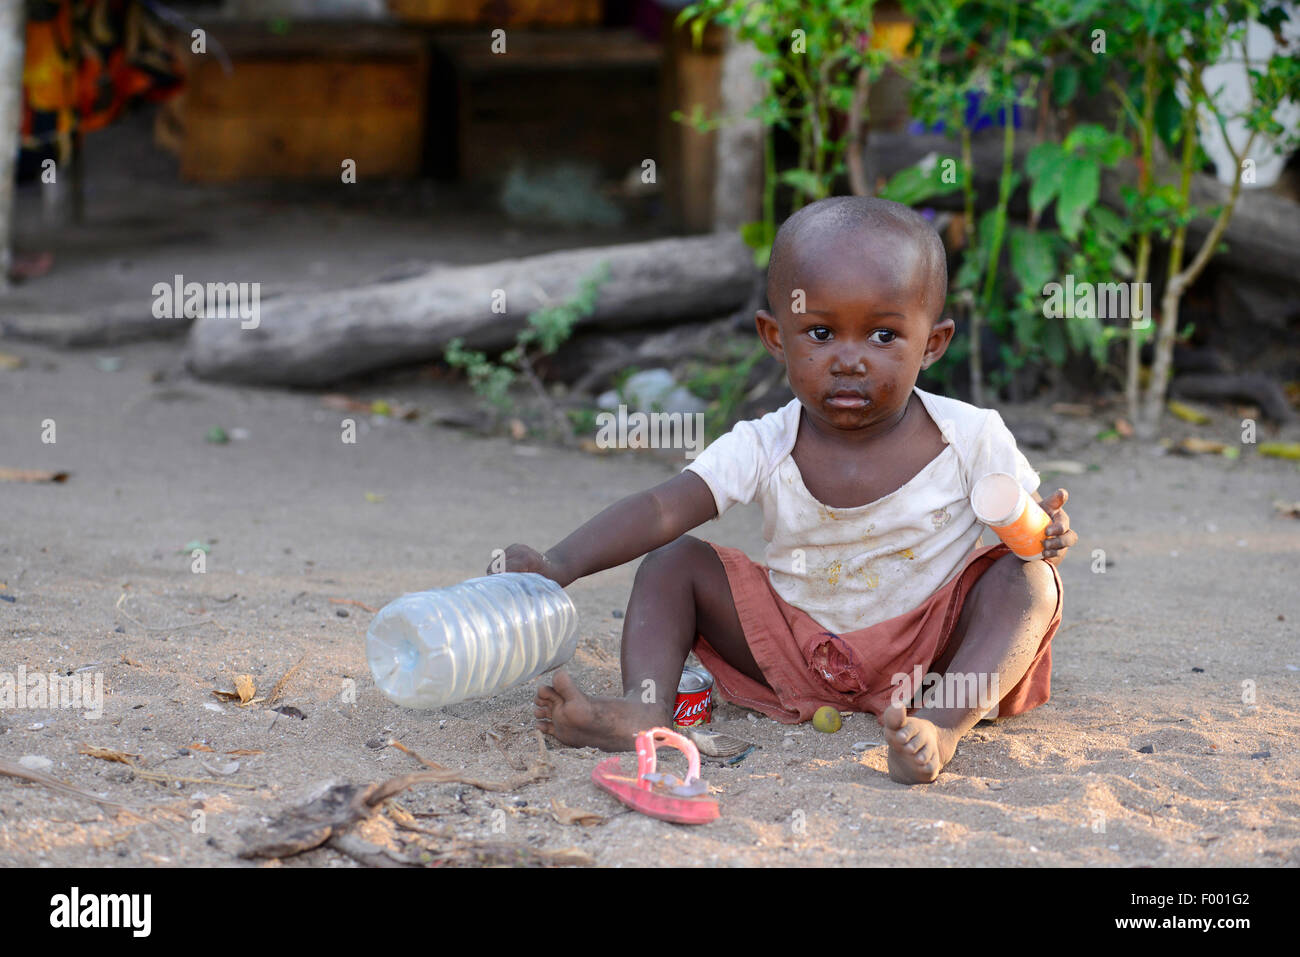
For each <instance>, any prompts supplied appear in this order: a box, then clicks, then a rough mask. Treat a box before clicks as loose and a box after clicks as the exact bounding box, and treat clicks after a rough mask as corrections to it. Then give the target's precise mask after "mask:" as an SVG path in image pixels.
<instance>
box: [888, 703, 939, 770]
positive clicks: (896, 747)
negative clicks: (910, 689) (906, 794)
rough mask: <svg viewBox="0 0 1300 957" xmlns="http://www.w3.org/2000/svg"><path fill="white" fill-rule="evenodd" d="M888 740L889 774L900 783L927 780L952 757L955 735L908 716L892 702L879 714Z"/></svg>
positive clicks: (930, 723) (921, 719) (923, 720)
mask: <svg viewBox="0 0 1300 957" xmlns="http://www.w3.org/2000/svg"><path fill="white" fill-rule="evenodd" d="M880 724H881V727H883V728H884V731H885V740H886V741H887V742H888V743H889V776H890V777H891V778H893V779H894V780H895V781H900V782H902V783H903V784H929V783H930V782H931V781H933V780H934V779H935V778H937V777H938V776H939V772H940V771H942V770H943V769H944V766H945V765H946V764H947V763H948V762H949V761H951V760H952V756H953V754H955V753H956V751H957V739H958V737H959V736H958V735H957V734H956V733H955V732H953V731H952V730H950V729H949V728H941V727H939V726H938V725H936V724H935V723H934V722H932V721H927V720H926V719H925V718H919V717H917V716H916V715H912V716H910V717H909V716H908V714H907V711H906V709H904V708H902V707H900V706H899V705H896V704H891V705H890V706H889V707H888V708H886V709H885V712H884V714H882V715H881V716H880Z"/></svg>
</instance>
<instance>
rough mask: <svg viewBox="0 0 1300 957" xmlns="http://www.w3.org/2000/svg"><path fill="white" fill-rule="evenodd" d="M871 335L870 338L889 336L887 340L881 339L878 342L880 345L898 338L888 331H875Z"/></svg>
mask: <svg viewBox="0 0 1300 957" xmlns="http://www.w3.org/2000/svg"><path fill="white" fill-rule="evenodd" d="M871 335H872V336H879V335H885V336H889V338H888V339H882V340H880V342H881V344H882V345H883V344H884V343H887V342H893V341H894V340H895V339H896V338H898V337H897V336H896V335H895V334H894V333H893V332H892V331H890V330H889V329H877V330H876V331H875V332H873V333H872V334H871Z"/></svg>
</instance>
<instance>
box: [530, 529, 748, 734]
mask: <svg viewBox="0 0 1300 957" xmlns="http://www.w3.org/2000/svg"><path fill="white" fill-rule="evenodd" d="M697 632H698V633H699V634H702V635H704V636H705V637H706V638H707V639H708V641H709V644H710V645H711V646H712V647H713V649H714V650H715V651H717V653H718V654H719V655H721V656H722V657H723V659H724V660H725V661H726V662H727V663H728V664H730V665H732V666H733V667H735V668H736V669H737V670H739V671H741V672H743V673H744V674H746V675H748V676H749V677H751V678H753V679H755V680H756V681H764V679H763V673H762V671H761V670H759V667H758V664H757V663H756V662H755V661H754V656H753V655H752V654H751V653H750V650H749V645H748V644H746V642H745V633H744V631H743V629H742V628H741V627H740V619H739V618H738V617H737V615H736V607H735V604H734V602H733V601H732V597H731V586H730V585H728V583H727V573H726V571H725V569H724V568H723V567H722V560H721V559H720V558H718V553H717V552H715V551H714V550H713V547H712V546H710V545H709V544H708V543H707V542H703V541H700V540H699V539H698V538H693V537H692V536H690V535H683V536H682V537H681V538H679V539H677V540H676V541H674V542H671V543H670V544H668V545H665V546H664V547H663V548H657V549H655V550H654V551H653V552H651V553H650V554H649V555H647V556H646V557H645V559H644V560H643V561H642V562H641V567H640V568H638V569H637V573H636V580H635V582H634V583H633V585H632V597H631V598H630V599H629V600H628V605H627V616H626V617H625V618H624V619H623V649H622V654H621V656H620V657H621V661H622V667H623V697H621V698H598V697H593V696H589V695H585V694H583V693H582V692H581V691H579V690H578V688H577V686H576V685H575V684H574V683H573V679H572V678H570V677H569V676H568V675H567V674H565V673H564V672H563V671H557V672H556V673H555V681H554V685H552V686H546V687H542V688H539V689H538V691H537V698H536V699H535V700H534V702H533V704H534V706H535V707H534V709H533V713H534V714H535V715H536V716H537V719H538V720H537V726H538V727H539V728H541V729H542V731H544V732H546V733H547V734H553V735H555V737H557V738H559V739H560V740H561V741H563V742H564V743H565V744H569V745H573V746H575V747H585V746H588V745H590V746H594V747H597V748H601V749H602V750H605V751H630V750H631V749H632V747H633V739H634V738H635V736H636V733H637V732H638V731H644V730H645V729H646V728H651V727H660V726H663V727H668V726H670V725H671V722H672V717H673V705H674V703H675V702H676V700H677V682H678V679H680V678H681V676H682V665H683V664H685V662H686V655H687V653H688V652H689V651H690V650H691V646H692V645H693V644H694V643H695V635H696V633H697Z"/></svg>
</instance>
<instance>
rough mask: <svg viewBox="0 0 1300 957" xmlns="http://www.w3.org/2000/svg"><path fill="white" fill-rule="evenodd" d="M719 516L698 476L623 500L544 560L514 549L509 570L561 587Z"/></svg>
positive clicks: (508, 551) (681, 476) (678, 478)
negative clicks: (539, 576)
mask: <svg viewBox="0 0 1300 957" xmlns="http://www.w3.org/2000/svg"><path fill="white" fill-rule="evenodd" d="M717 514H718V507H717V504H716V503H715V502H714V499H713V493H712V492H711V491H710V490H709V486H708V485H707V484H705V481H704V479H702V478H700V477H699V476H698V475H696V474H695V473H694V472H690V471H686V472H681V473H679V474H678V475H676V476H675V477H673V478H671V479H669V480H668V481H667V482H664V483H663V484H661V485H656V486H655V487H654V488H652V489H648V490H646V491H644V492H637V493H635V494H633V495H629V496H627V497H626V498H622V499H619V500H618V501H617V502H615V503H614V504H613V505H611V506H610V507H609V508H607V509H605V510H604V511H603V512H601V513H600V514H599V515H597V516H596V517H595V518H593V519H592V520H591V521H589V522H587V523H586V524H585V525H583V526H582V527H581V528H579V529H578V530H577V531H575V532H574V533H573V534H572V535H570V536H569V537H568V538H566V539H565V540H564V541H562V542H560V543H559V544H558V545H556V546H554V547H553V548H551V549H550V550H548V551H547V552H546V553H545V554H544V555H543V554H540V553H539V552H537V551H536V550H535V549H532V548H529V547H528V546H527V545H519V544H515V545H511V546H510V547H509V548H507V549H506V553H505V566H506V567H505V569H504V570H505V571H508V572H538V573H540V574H542V575H545V576H546V577H547V578H550V579H552V580H554V581H555V582H557V583H559V584H560V585H561V586H566V585H569V584H570V583H571V582H574V581H576V580H577V579H579V578H582V577H584V576H586V575H591V574H594V573H595V572H599V571H603V570H605V569H606V568H613V567H615V566H616V565H622V564H623V563H624V562H630V561H632V559H634V558H640V557H641V556H642V555H644V554H646V552H650V551H653V550H654V549H656V548H658V547H659V546H661V545H667V544H668V543H669V542H671V541H673V540H674V539H676V538H678V537H679V536H681V535H684V534H686V533H687V532H689V531H690V530H691V529H693V528H695V527H696V526H698V525H703V524H704V523H705V522H707V521H708V520H709V519H711V518H713V517H715V516H716V515H717Z"/></svg>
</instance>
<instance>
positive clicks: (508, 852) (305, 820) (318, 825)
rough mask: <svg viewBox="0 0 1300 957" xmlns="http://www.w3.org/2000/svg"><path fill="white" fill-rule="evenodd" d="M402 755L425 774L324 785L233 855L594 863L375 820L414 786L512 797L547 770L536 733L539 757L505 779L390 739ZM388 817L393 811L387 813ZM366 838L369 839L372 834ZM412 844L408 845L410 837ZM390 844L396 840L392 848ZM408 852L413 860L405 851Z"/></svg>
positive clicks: (400, 819) (374, 862) (580, 855)
mask: <svg viewBox="0 0 1300 957" xmlns="http://www.w3.org/2000/svg"><path fill="white" fill-rule="evenodd" d="M389 743H390V744H392V745H393V746H394V747H396V748H397V749H398V750H400V751H404V752H405V753H407V754H409V755H411V756H412V757H413V758H415V759H416V760H417V761H419V762H420V763H421V764H423V765H424V766H425V768H427V770H424V771H416V772H414V773H412V774H404V775H401V776H400V777H395V778H390V779H388V780H387V781H380V782H377V783H375V784H369V785H358V784H347V783H340V782H333V781H331V782H325V783H324V784H323V785H322V786H321V787H319V788H317V789H316V791H315V793H314V795H313V796H312V797H311V798H309V800H308V801H307V802H306V803H304V804H301V805H298V806H296V807H292V808H290V809H288V810H287V811H285V812H284V813H283V814H281V815H280V816H279V817H278V818H276V819H275V820H274V821H272V822H271V823H270V824H268V825H266V826H264V827H263V826H257V827H255V828H250V829H249V830H247V831H245V832H244V838H245V841H246V842H247V843H246V845H245V847H244V849H243V850H241V851H240V852H239V856H240V857H243V858H259V857H261V858H266V857H275V858H280V857H290V856H292V855H294V854H300V853H302V852H304V851H310V850H313V849H314V848H318V847H321V846H323V845H325V846H329V847H331V848H333V849H334V850H336V851H339V852H340V853H342V854H346V855H347V856H348V857H351V858H352V859H353V860H355V861H358V862H359V863H362V864H364V865H366V866H367V867H419V866H437V865H442V864H515V865H534V866H539V865H540V866H573V865H580V866H581V865H590V864H594V863H595V860H594V859H593V858H592V857H591V855H589V854H587V853H586V852H584V851H581V850H579V849H577V848H562V849H559V850H553V851H552V850H547V849H544V848H536V847H532V846H530V845H527V844H522V843H520V844H513V843H510V842H505V841H462V840H458V839H456V838H455V837H452V836H449V835H446V834H439V833H437V832H435V831H432V830H429V829H427V828H422V827H419V826H418V825H415V824H414V822H413V820H412V816H411V815H410V813H409V812H407V811H405V809H400V810H398V811H397V812H396V813H395V814H390V815H379V816H378V817H376V815H375V812H376V811H378V810H379V809H380V808H382V807H385V802H386V801H388V800H389V798H392V797H395V796H396V795H398V794H400V793H401V792H402V791H405V790H406V789H407V788H410V787H413V786H415V785H417V784H431V783H436V784H447V783H458V784H467V785H470V786H472V787H477V788H480V789H482V790H485V791H513V790H515V789H516V788H520V787H523V786H524V785H526V784H531V783H533V782H534V781H538V780H541V779H542V778H544V777H546V776H548V775H549V774H550V772H551V766H550V763H549V761H547V759H546V741H545V739H544V738H543V737H542V736H541V734H540V733H538V734H537V745H538V756H537V758H536V760H534V762H533V763H532V765H530V766H529V768H528V770H527V771H524V772H522V773H520V774H516V775H514V776H512V777H510V778H508V779H507V780H505V781H488V780H484V779H482V778H477V777H474V776H473V775H469V774H465V773H463V772H461V771H456V770H454V769H452V768H447V767H444V766H443V765H441V764H438V763H437V762H435V761H430V760H428V759H426V758H423V757H421V756H420V755H419V754H417V753H415V752H414V751H412V750H411V749H410V748H407V747H405V746H404V745H402V744H399V743H398V742H397V741H394V740H391V739H390V740H389ZM389 810H390V811H391V810H392V809H391V808H389ZM363 821H369V822H372V823H371V824H370V825H367V826H368V827H370V826H374V827H378V828H381V829H385V828H386V829H387V833H389V834H390V835H392V834H393V833H394V832H393V828H395V827H400V828H402V829H403V830H406V831H409V832H412V833H416V834H419V835H421V837H422V838H424V840H421V841H419V842H418V843H414V844H413V846H412V847H411V848H404V849H400V850H399V849H398V848H397V847H396V846H383V845H380V844H376V843H374V842H373V841H371V840H368V839H367V838H366V837H363V836H361V835H360V834H355V833H349V832H348V829H349V828H350V827H351V826H352V825H353V824H357V823H360V822H363ZM369 836H375V835H374V834H371V835H369ZM413 840H414V839H413ZM395 843H396V842H395V841H394V844H395ZM412 851H414V852H415V853H414V855H413V854H412V853H411V852H412Z"/></svg>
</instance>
